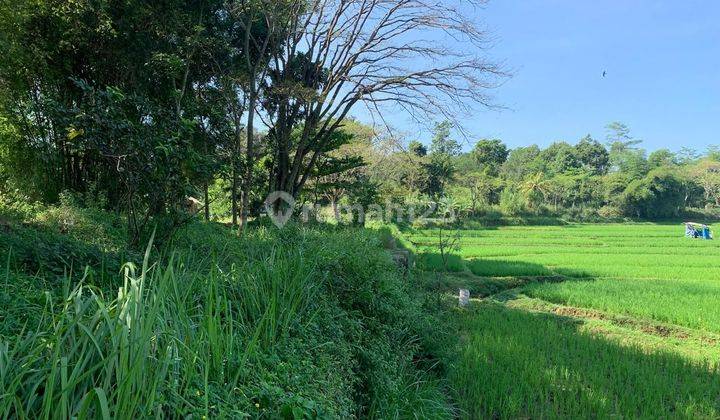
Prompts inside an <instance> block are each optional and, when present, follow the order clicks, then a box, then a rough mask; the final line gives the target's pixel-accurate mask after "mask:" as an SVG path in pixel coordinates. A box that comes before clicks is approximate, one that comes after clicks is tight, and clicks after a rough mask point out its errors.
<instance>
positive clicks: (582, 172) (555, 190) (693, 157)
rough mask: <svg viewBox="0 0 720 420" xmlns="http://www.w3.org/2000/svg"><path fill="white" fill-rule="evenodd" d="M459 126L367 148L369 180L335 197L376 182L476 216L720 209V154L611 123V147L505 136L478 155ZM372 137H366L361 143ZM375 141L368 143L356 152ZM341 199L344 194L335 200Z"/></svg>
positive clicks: (388, 196) (394, 196)
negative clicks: (652, 142)
mask: <svg viewBox="0 0 720 420" xmlns="http://www.w3.org/2000/svg"><path fill="white" fill-rule="evenodd" d="M451 130H452V124H451V123H449V122H443V123H440V124H437V125H436V127H435V130H434V135H433V139H432V142H431V144H430V146H429V147H426V146H425V145H423V144H422V143H420V142H418V141H411V142H409V144H401V143H397V142H396V141H394V140H392V139H389V138H387V139H385V140H384V141H381V142H380V145H381V146H377V145H376V146H368V147H366V148H365V149H364V150H365V151H364V154H365V156H366V160H367V161H368V162H370V164H369V165H368V166H367V167H365V168H364V169H363V170H361V171H360V174H354V175H353V174H346V176H349V178H348V179H346V183H345V184H346V185H348V186H351V185H353V183H352V182H351V181H353V180H354V182H355V184H354V185H356V188H348V189H346V190H342V189H333V190H332V191H334V192H336V193H339V192H342V193H343V194H344V195H345V198H344V200H345V201H349V202H353V201H357V200H358V196H361V195H362V194H366V193H367V191H368V190H369V189H372V188H369V187H368V186H367V185H363V183H362V182H361V181H362V179H363V177H365V179H367V180H368V182H369V183H370V184H372V185H373V188H374V192H375V193H376V199H377V200H379V201H381V202H388V201H392V202H395V203H397V202H399V203H404V204H406V205H414V206H423V205H427V203H439V204H440V209H449V208H452V209H453V210H454V211H455V212H456V214H459V215H462V216H465V217H473V216H483V215H487V214H488V213H493V214H502V215H557V216H569V217H571V218H575V219H582V220H601V219H613V218H623V217H627V218H635V219H655V220H657V219H666V218H673V217H679V216H681V215H683V214H685V213H686V211H687V210H689V209H710V210H712V209H715V208H717V207H718V206H720V151H719V150H718V149H717V148H715V147H710V148H709V150H707V151H706V152H705V153H699V152H697V151H695V150H692V149H689V148H682V149H680V150H679V151H676V152H673V151H670V150H668V149H659V150H655V151H653V152H651V153H648V152H647V151H646V150H644V149H643V148H641V141H640V140H637V139H635V138H634V137H633V136H632V135H631V133H630V130H629V128H628V127H627V126H625V125H624V124H621V123H617V122H616V123H612V124H609V125H608V126H607V135H606V138H605V139H603V141H599V140H597V139H594V138H592V137H591V136H590V135H588V136H585V137H583V138H582V139H579V140H578V141H577V142H576V143H575V144H570V143H568V142H564V141H561V142H555V143H552V144H550V145H549V146H548V147H546V148H540V147H538V146H537V145H531V146H526V147H518V148H515V149H509V148H508V147H507V146H506V145H505V144H504V143H503V142H502V141H500V140H497V139H483V140H480V141H478V142H477V143H476V144H474V146H473V148H472V150H471V151H469V152H466V153H463V152H462V149H463V148H462V142H460V141H458V140H456V139H455V138H454V137H453V136H452V134H451ZM360 137H362V136H360ZM362 144H365V145H368V144H370V143H369V141H368V139H365V140H364V141H359V142H357V143H356V147H360V146H361V145H362ZM329 198H330V199H331V200H333V201H334V200H338V199H339V198H340V194H335V195H334V196H333V195H330V196H329Z"/></svg>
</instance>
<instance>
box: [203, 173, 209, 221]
mask: <svg viewBox="0 0 720 420" xmlns="http://www.w3.org/2000/svg"><path fill="white" fill-rule="evenodd" d="M208 189H209V187H208V182H207V181H205V194H204V195H205V197H204V200H205V221H207V222H209V221H210V192H209V191H208Z"/></svg>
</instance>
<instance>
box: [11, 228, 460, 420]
mask: <svg viewBox="0 0 720 420" xmlns="http://www.w3.org/2000/svg"><path fill="white" fill-rule="evenodd" d="M26 229H27V231H26V232H25V233H24V234H27V235H36V236H38V237H40V236H41V235H47V236H46V237H45V239H43V241H44V242H46V243H48V244H57V243H61V242H62V241H63V240H67V241H71V242H68V243H72V244H73V246H75V245H78V244H77V243H75V242H72V241H73V240H74V239H72V238H70V237H68V235H66V234H61V233H57V232H51V231H49V232H47V233H39V232H40V230H39V229H37V228H30V227H28V228H26ZM61 238H62V239H61ZM85 245H87V246H88V247H91V245H88V244H85ZM77 249H80V248H79V245H78V248H77ZM49 253H50V254H51V255H55V254H57V251H56V250H53V251H49ZM2 257H3V258H6V259H12V260H14V259H15V258H16V254H7V253H3V255H2ZM37 257H38V256H37V255H34V256H32V258H30V260H31V261H34V258H37ZM144 260H145V262H144V263H143V265H142V266H138V265H136V264H132V263H131V264H126V265H124V266H123V273H122V275H121V276H120V277H117V276H115V277H114V278H113V279H112V281H109V282H108V283H107V284H104V285H100V286H99V287H97V286H91V285H88V284H87V279H84V280H82V279H78V278H77V277H73V278H66V279H65V282H64V283H62V284H53V283H52V282H50V283H47V282H45V281H44V280H43V279H41V278H38V279H32V280H28V278H27V277H23V279H24V280H23V281H24V282H28V287H27V288H26V289H27V290H26V295H27V296H28V297H32V296H35V297H36V298H35V301H34V302H33V301H31V300H19V299H13V296H11V295H3V294H0V302H2V303H3V305H4V307H8V306H9V307H11V308H12V310H10V311H6V312H5V314H7V315H5V316H6V318H4V319H3V318H0V324H1V326H2V327H5V326H9V327H8V328H7V329H3V328H0V334H1V335H0V395H14V396H15V398H12V399H11V398H5V399H0V417H3V418H5V417H41V416H43V415H47V414H48V413H54V414H52V415H58V416H60V417H76V416H77V417H83V416H84V415H85V416H89V417H119V418H137V417H148V416H157V417H187V416H191V417H201V416H208V417H272V418H275V417H284V418H347V417H353V416H355V417H374V418H388V417H390V418H398V417H409V416H411V415H412V414H416V415H417V414H418V413H420V415H422V416H423V417H431V418H438V417H450V416H451V415H452V410H451V409H450V406H449V404H448V403H447V400H446V397H445V396H444V394H443V393H442V392H441V391H440V386H439V384H437V383H436V382H435V381H434V380H432V378H431V376H428V375H429V373H427V372H426V370H427V369H430V368H431V367H433V366H436V363H435V361H434V356H433V352H432V350H431V349H428V348H426V347H423V345H424V344H425V343H429V342H430V341H431V340H428V339H425V338H423V337H426V336H427V335H428V334H433V331H436V330H437V328H438V327H437V323H436V322H434V321H433V320H432V319H430V318H429V316H428V315H427V314H426V312H424V311H423V309H422V300H421V299H420V297H419V296H418V295H417V294H416V292H415V291H414V290H415V289H414V288H413V284H412V283H413V282H412V280H411V279H405V278H403V277H402V275H401V274H400V273H399V271H398V270H397V268H396V267H395V266H394V265H393V263H392V262H391V260H390V257H389V255H388V254H387V253H386V252H385V251H384V250H383V249H382V244H381V240H380V238H379V237H378V235H377V234H376V233H375V232H372V231H368V230H361V229H348V228H332V227H330V228H328V227H324V228H312V229H307V228H300V227H293V226H289V227H286V228H285V229H282V230H277V229H274V228H263V227H259V228H257V229H249V230H247V231H246V232H245V235H244V236H243V237H242V238H238V237H237V236H236V235H234V234H232V233H231V232H230V231H229V230H227V229H226V228H224V227H222V226H221V225H218V224H209V223H208V224H205V223H193V224H191V225H189V226H187V227H185V228H184V229H182V230H181V231H180V232H178V234H177V236H176V237H175V238H174V239H173V240H172V241H170V242H169V243H168V244H167V245H166V247H165V248H163V249H159V250H153V249H152V248H148V251H147V252H146V255H145V258H144ZM88 261H91V262H92V264H98V262H97V261H96V260H93V259H92V258H90V259H88ZM43 264H44V265H47V266H48V269H50V271H52V269H53V267H60V266H62V264H61V263H60V262H59V261H58V260H56V259H53V258H50V259H49V260H45V262H44V263H43ZM15 265H17V264H12V266H15ZM6 272H7V273H8V274H7V275H8V276H15V277H17V276H16V274H14V269H8V270H6ZM9 281H11V277H8V278H6V282H9ZM118 283H120V284H121V286H122V287H121V289H120V293H119V294H116V293H114V290H117V289H114V286H113V285H116V284H118ZM46 290H51V291H52V293H53V294H54V295H59V297H61V298H62V299H51V300H50V303H51V304H43V303H42V301H43V300H44V299H43V298H42V296H43V293H44V292H45V291H46ZM63 290H64V292H63ZM112 296H117V297H116V298H112ZM29 308H32V310H33V312H34V313H37V314H38V316H37V320H36V325H35V326H33V328H28V329H24V331H25V333H20V331H21V330H18V326H19V324H18V322H17V321H18V320H19V319H21V318H20V316H21V314H22V311H23V310H24V311H27V310H28V309H29ZM51 410H52V411H51Z"/></svg>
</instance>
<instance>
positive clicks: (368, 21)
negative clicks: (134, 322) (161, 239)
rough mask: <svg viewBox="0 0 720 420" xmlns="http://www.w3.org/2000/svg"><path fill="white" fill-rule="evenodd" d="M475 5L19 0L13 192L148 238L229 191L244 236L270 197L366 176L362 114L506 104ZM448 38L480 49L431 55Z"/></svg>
mask: <svg viewBox="0 0 720 420" xmlns="http://www.w3.org/2000/svg"><path fill="white" fill-rule="evenodd" d="M459 4H460V2H459V1H458V2H453V1H448V2H432V3H427V2H424V1H416V0H370V1H362V2H358V1H354V0H338V1H325V0H282V1H280V0H231V1H226V0H222V1H220V0H200V1H192V2H189V1H182V0H169V1H161V2H147V1H141V0H128V1H123V2H114V1H110V0H98V1H92V2H71V3H68V2H65V1H55V0H39V1H38V0H32V1H30V0H18V1H15V2H4V3H3V5H1V6H0V51H2V55H3V57H2V60H1V61H0V177H2V179H1V181H2V188H3V190H4V191H5V192H6V193H7V192H8V191H20V192H22V193H23V194H25V195H27V196H28V197H29V198H30V199H33V200H42V201H45V202H53V201H56V200H58V197H59V196H60V194H61V193H62V192H63V191H70V192H72V193H75V194H78V195H83V196H92V197H94V201H95V202H99V203H101V204H102V206H103V207H106V208H107V209H115V210H117V211H119V212H122V213H123V214H127V216H128V221H129V228H130V231H131V232H132V233H133V237H135V238H137V237H138V236H139V233H140V232H141V231H142V230H143V229H144V228H145V227H146V226H148V225H149V221H151V220H158V219H160V218H163V219H166V220H169V221H170V222H169V223H171V224H177V223H180V222H181V221H182V220H183V217H184V216H183V215H182V211H181V210H182V207H183V203H184V202H185V200H186V197H198V198H200V199H201V201H204V202H205V203H209V202H211V201H212V198H211V197H210V190H211V189H212V188H211V187H212V186H213V185H216V184H218V183H219V184H220V185H222V186H223V188H224V189H223V191H222V194H220V195H221V197H218V198H217V199H218V200H223V199H227V200H229V201H230V203H231V210H230V213H231V218H232V221H233V223H241V224H243V225H244V222H245V221H246V220H247V218H248V217H251V216H253V215H255V214H257V213H258V211H259V209H260V204H261V203H262V200H263V199H264V197H265V196H267V194H268V192H270V191H285V192H287V193H289V194H291V195H292V196H294V197H299V196H300V194H301V193H302V192H303V191H304V190H305V189H306V187H307V185H308V182H309V181H310V180H311V179H316V178H317V177H319V176H332V175H333V174H337V173H339V172H343V171H345V170H349V169H352V168H354V167H357V165H358V162H357V161H356V160H354V159H349V160H343V159H341V160H333V159H329V158H328V156H329V153H330V152H332V151H334V150H337V149H338V148H339V147H340V146H341V145H343V144H344V143H347V142H348V141H349V137H348V136H346V135H343V134H342V133H340V132H339V128H340V127H342V125H343V124H344V121H345V119H346V117H347V116H348V115H349V113H350V111H351V110H352V109H354V108H355V107H357V106H359V105H364V106H365V107H367V108H368V109H370V110H372V111H374V112H380V110H381V109H383V108H382V107H383V106H384V105H386V104H395V105H396V106H397V107H400V108H402V109H403V110H407V111H411V112H413V113H415V114H416V115H446V116H451V115H456V114H457V111H456V110H457V109H458V108H460V107H467V106H472V105H480V106H482V105H487V104H489V102H490V101H489V98H488V96H487V92H488V89H490V88H492V87H493V86H494V85H495V82H496V80H497V79H498V78H502V77H504V76H505V75H504V73H503V72H502V70H501V69H499V68H498V67H497V66H495V65H493V64H492V63H488V62H486V61H485V60H483V58H482V54H483V53H482V51H483V47H484V44H483V43H484V41H485V35H484V33H483V32H482V31H481V30H480V29H479V28H478V25H477V24H476V22H472V21H469V20H468V19H467V18H466V17H465V15H464V14H463V13H462V12H461V10H460V9H459V8H458V7H459ZM435 32H439V33H442V34H443V35H450V36H452V37H453V39H454V40H455V41H456V42H458V43H460V44H461V45H463V47H462V48H458V49H457V50H454V51H449V50H447V49H446V48H443V47H442V46H438V45H436V44H432V43H426V42H422V41H419V42H418V41H416V40H417V39H433V38H434V36H433V33H435ZM420 34H422V36H421V35H420ZM320 163H322V169H320ZM205 207H206V217H210V214H209V212H208V208H209V206H205Z"/></svg>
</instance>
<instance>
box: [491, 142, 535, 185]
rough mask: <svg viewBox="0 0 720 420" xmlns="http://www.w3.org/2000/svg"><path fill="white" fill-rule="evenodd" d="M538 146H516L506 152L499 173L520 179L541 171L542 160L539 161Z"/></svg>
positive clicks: (512, 178)
mask: <svg viewBox="0 0 720 420" xmlns="http://www.w3.org/2000/svg"><path fill="white" fill-rule="evenodd" d="M539 157H540V148H539V147H538V146H537V145H534V144H533V145H532V146H526V147H518V148H517V149H513V150H511V151H510V153H509V154H508V158H507V160H506V161H505V163H504V164H503V166H502V170H501V173H502V174H503V176H504V177H505V178H507V179H511V180H513V181H521V180H522V179H523V178H525V177H526V176H528V175H530V174H532V173H538V172H542V170H543V169H544V168H543V166H544V165H542V162H539V160H540V159H539Z"/></svg>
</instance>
